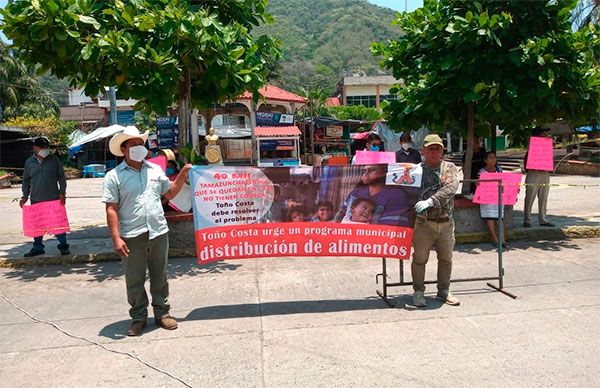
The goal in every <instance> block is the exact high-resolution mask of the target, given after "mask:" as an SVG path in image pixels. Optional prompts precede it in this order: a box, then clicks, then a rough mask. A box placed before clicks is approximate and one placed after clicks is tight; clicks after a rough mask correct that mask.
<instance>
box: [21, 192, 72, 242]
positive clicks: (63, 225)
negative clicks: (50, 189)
mask: <svg viewBox="0 0 600 388" xmlns="http://www.w3.org/2000/svg"><path fill="white" fill-rule="evenodd" d="M70 230H71V228H70V227H69V219H68V218H67V209H66V208H65V207H64V205H62V204H61V203H60V200H58V199H57V200H56V201H45V202H38V203H34V204H33V205H29V206H23V234H24V235H25V236H27V237H39V236H43V235H45V234H61V233H65V232H68V231H70Z"/></svg>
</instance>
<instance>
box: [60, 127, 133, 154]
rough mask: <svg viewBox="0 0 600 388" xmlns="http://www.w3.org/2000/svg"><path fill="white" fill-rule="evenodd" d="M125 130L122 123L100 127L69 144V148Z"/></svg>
mask: <svg viewBox="0 0 600 388" xmlns="http://www.w3.org/2000/svg"><path fill="white" fill-rule="evenodd" d="M124 130H125V127H124V126H122V125H118V124H113V125H111V126H109V127H100V128H98V129H96V130H95V131H93V132H90V133H88V134H87V135H85V136H83V137H82V138H80V139H79V140H77V141H75V142H74V143H73V144H71V145H70V146H69V148H74V147H78V146H81V145H84V144H86V143H89V142H92V141H96V140H101V139H105V138H107V137H110V136H112V135H114V134H115V133H119V132H123V131H124Z"/></svg>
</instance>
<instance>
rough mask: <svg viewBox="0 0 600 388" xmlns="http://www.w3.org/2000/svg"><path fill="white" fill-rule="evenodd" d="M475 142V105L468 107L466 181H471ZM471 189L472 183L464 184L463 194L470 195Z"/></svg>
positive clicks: (464, 168) (464, 169) (464, 175)
mask: <svg viewBox="0 0 600 388" xmlns="http://www.w3.org/2000/svg"><path fill="white" fill-rule="evenodd" d="M474 140H475V107H474V106H473V104H469V105H467V153H466V155H465V163H464V164H463V177H464V179H471V162H472V161H473V142H474ZM470 187H471V182H470V181H465V182H463V185H462V194H463V195H467V194H469V188H470Z"/></svg>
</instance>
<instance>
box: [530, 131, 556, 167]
mask: <svg viewBox="0 0 600 388" xmlns="http://www.w3.org/2000/svg"><path fill="white" fill-rule="evenodd" d="M525 169H527V170H540V171H554V150H553V149H552V139H551V138H549V137H539V136H532V137H531V138H530V139H529V148H528V149H527V164H526V165H525Z"/></svg>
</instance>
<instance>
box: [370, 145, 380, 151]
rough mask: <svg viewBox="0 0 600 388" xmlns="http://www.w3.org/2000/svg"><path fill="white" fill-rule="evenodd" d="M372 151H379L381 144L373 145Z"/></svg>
mask: <svg viewBox="0 0 600 388" xmlns="http://www.w3.org/2000/svg"><path fill="white" fill-rule="evenodd" d="M371 151H379V146H378V145H372V146H371Z"/></svg>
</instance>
